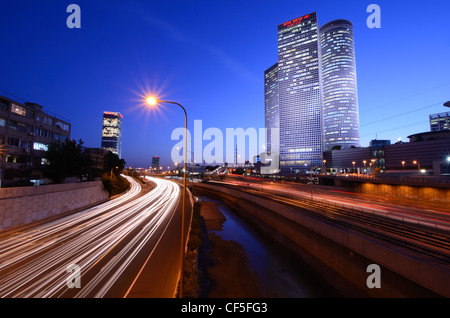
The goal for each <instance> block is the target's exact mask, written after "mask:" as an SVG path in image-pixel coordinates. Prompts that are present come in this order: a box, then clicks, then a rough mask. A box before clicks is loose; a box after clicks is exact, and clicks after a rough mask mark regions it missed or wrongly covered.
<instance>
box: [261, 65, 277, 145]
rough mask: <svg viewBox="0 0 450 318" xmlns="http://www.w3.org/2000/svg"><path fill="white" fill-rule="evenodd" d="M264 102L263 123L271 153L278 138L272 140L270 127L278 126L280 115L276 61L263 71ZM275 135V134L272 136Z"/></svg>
mask: <svg viewBox="0 0 450 318" xmlns="http://www.w3.org/2000/svg"><path fill="white" fill-rule="evenodd" d="M264 104H265V116H264V117H265V125H266V131H267V143H266V144H267V149H266V152H267V153H268V154H271V152H272V146H273V147H277V149H274V150H277V151H278V145H279V143H280V141H279V140H272V129H276V128H280V116H279V112H278V63H275V64H274V65H272V66H271V67H270V68H268V69H267V70H266V71H265V72H264ZM274 137H275V136H274Z"/></svg>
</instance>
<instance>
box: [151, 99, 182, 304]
mask: <svg viewBox="0 0 450 318" xmlns="http://www.w3.org/2000/svg"><path fill="white" fill-rule="evenodd" d="M146 101H147V103H148V104H149V105H150V106H155V105H156V104H159V103H167V104H174V105H178V106H180V107H181V109H183V111H184V178H183V210H182V215H181V218H182V219H181V269H180V298H182V297H183V280H184V246H185V244H184V215H185V209H186V207H185V206H186V161H187V113H186V109H184V107H183V106H181V105H180V104H178V103H175V102H169V101H164V100H159V99H156V98H155V97H153V96H150V97H148V98H147V99H146Z"/></svg>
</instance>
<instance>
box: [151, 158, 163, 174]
mask: <svg viewBox="0 0 450 318" xmlns="http://www.w3.org/2000/svg"><path fill="white" fill-rule="evenodd" d="M152 169H153V170H154V171H159V170H160V169H161V165H160V163H159V156H153V157H152Z"/></svg>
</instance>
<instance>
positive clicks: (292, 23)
mask: <svg viewBox="0 0 450 318" xmlns="http://www.w3.org/2000/svg"><path fill="white" fill-rule="evenodd" d="M309 17H310V15H309V14H307V15H305V16H303V17H300V18H297V19H294V20H291V21H288V22H285V23H283V26H284V27H288V28H289V27H291V26H294V25H296V24H299V23H300V22H302V21H304V20H306V19H308V18H309Z"/></svg>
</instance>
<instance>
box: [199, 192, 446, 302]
mask: <svg viewBox="0 0 450 318" xmlns="http://www.w3.org/2000/svg"><path fill="white" fill-rule="evenodd" d="M196 191H197V193H202V194H203V195H208V194H212V195H214V196H215V197H217V198H221V199H223V200H225V201H227V202H228V203H229V204H231V205H234V207H235V210H238V211H239V213H240V214H241V216H243V217H245V218H246V219H247V220H249V221H252V222H253V223H255V224H258V223H259V222H262V223H263V224H264V225H265V226H266V227H269V228H270V229H272V230H275V231H276V232H278V233H281V234H282V235H283V236H285V237H287V238H289V239H290V240H291V241H292V242H294V243H295V244H296V245H297V246H298V247H300V248H301V249H303V250H304V251H306V252H307V253H309V254H310V255H312V256H313V257H314V258H315V259H317V260H318V261H320V262H321V263H322V264H324V265H326V267H328V268H329V269H331V270H332V271H334V272H335V273H336V275H339V276H340V277H342V278H344V279H345V280H346V281H347V282H349V283H350V284H351V285H352V286H354V287H356V288H357V289H358V290H360V291H361V292H362V293H364V294H365V295H367V296H369V297H439V296H444V297H449V296H450V287H449V286H450V269H449V264H444V265H442V264H436V263H433V262H427V261H426V260H424V259H423V257H421V256H420V254H417V255H415V253H414V252H413V251H406V250H404V249H402V248H401V247H398V246H395V244H387V243H386V242H385V241H381V240H379V239H376V238H374V237H372V236H370V235H368V234H367V235H364V234H362V233H359V232H355V231H352V230H350V229H348V228H346V227H345V226H342V225H337V224H333V223H332V222H326V221H323V220H320V219H318V218H314V217H313V216H311V215H309V214H307V213H302V212H301V209H297V208H291V207H289V206H286V205H282V204H278V203H276V202H273V201H271V200H266V199H264V198H261V197H257V196H254V195H251V194H249V193H245V192H242V191H237V190H233V189H229V188H224V187H220V186H214V185H207V184H200V185H198V186H197V185H196ZM268 233H269V234H271V233H270V230H269V232H268ZM370 264H377V265H379V266H380V267H381V272H382V280H381V281H382V287H381V288H373V289H371V288H369V287H368V286H367V282H366V280H367V278H368V276H369V274H368V273H367V267H368V265H370ZM336 287H337V288H339V286H336Z"/></svg>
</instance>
